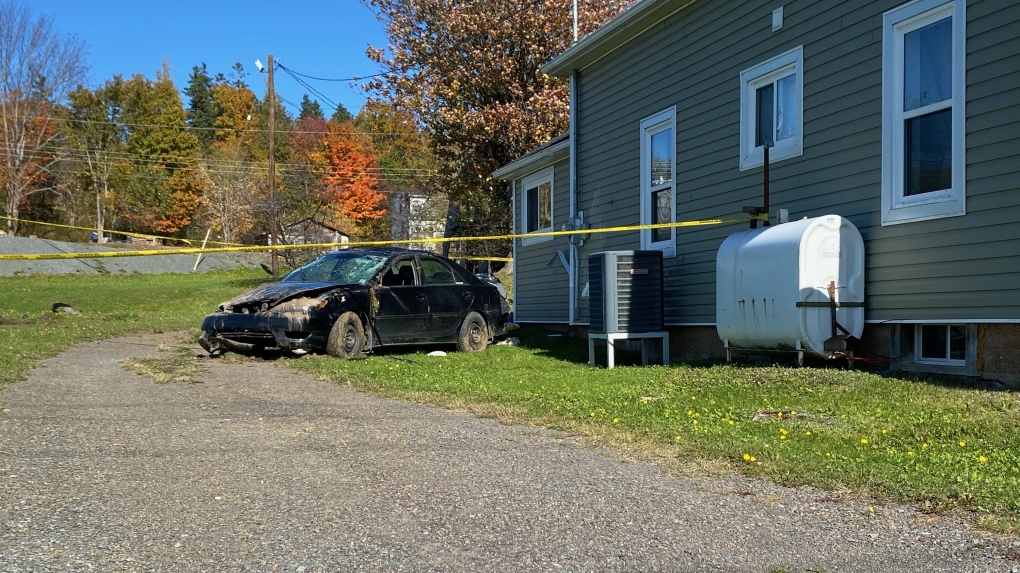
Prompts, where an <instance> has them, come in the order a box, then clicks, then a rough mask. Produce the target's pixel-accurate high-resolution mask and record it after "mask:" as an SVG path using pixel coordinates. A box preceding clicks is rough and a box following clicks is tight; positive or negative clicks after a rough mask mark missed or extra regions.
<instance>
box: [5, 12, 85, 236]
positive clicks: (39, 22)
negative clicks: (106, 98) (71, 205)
mask: <svg viewBox="0 0 1020 573" xmlns="http://www.w3.org/2000/svg"><path fill="white" fill-rule="evenodd" d="M86 69H87V65H86V63H85V58H84V44H83V43H82V42H81V41H80V40H78V39H77V38H75V37H74V36H69V35H62V34H59V33H57V32H55V31H54V30H53V24H52V21H51V20H50V19H49V18H48V17H46V16H41V17H38V18H36V17H34V16H33V15H32V12H31V11H30V10H29V9H28V8H27V7H24V6H19V5H17V4H14V3H13V2H4V3H3V4H0V186H2V187H3V190H4V195H5V203H4V207H5V213H6V215H7V217H8V219H7V229H8V231H10V232H11V233H12V234H16V233H17V231H18V217H19V214H20V208H21V204H22V202H23V201H24V200H25V199H26V198H27V197H28V196H29V195H31V194H33V193H36V192H39V191H42V190H44V189H45V188H46V186H47V181H48V180H49V178H50V176H51V174H50V172H49V168H50V166H51V165H53V164H54V162H55V161H57V159H58V157H57V156H56V155H55V154H54V153H53V149H52V148H53V146H54V144H55V142H56V141H57V139H58V138H59V136H60V133H61V132H60V131H59V130H58V129H56V125H55V123H54V113H55V111H54V110H55V105H56V103H57V102H60V101H62V100H63V98H64V96H65V95H66V94H67V93H68V92H69V91H71V90H72V89H73V88H74V87H75V85H76V84H77V83H78V81H79V79H80V78H81V77H82V75H83V74H84V73H85V71H86Z"/></svg>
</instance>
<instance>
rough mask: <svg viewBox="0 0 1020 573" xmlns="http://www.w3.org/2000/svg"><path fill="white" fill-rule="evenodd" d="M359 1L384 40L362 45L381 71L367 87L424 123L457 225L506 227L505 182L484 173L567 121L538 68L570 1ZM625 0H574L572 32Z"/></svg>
mask: <svg viewBox="0 0 1020 573" xmlns="http://www.w3.org/2000/svg"><path fill="white" fill-rule="evenodd" d="M362 2H363V3H364V4H366V5H368V6H370V7H372V8H373V9H375V10H376V12H377V16H378V18H379V19H380V20H381V21H382V22H383V23H384V24H385V25H386V32H387V36H388V40H389V46H388V49H386V50H384V49H382V48H373V47H369V50H368V54H369V57H370V58H372V59H373V60H374V61H376V62H377V63H378V64H379V65H380V66H381V67H382V68H383V70H384V75H383V76H382V77H379V78H375V79H374V80H373V81H371V82H369V83H368V84H367V87H368V88H369V89H370V90H373V91H374V92H375V93H377V94H378V95H379V96H380V97H381V98H382V99H386V100H389V101H391V102H393V103H394V104H395V105H396V106H398V107H399V108H403V109H407V110H410V111H411V112H413V113H414V115H415V116H416V118H417V119H418V121H420V122H421V123H422V124H423V125H424V126H425V128H426V129H427V130H428V132H429V134H430V136H431V143H432V147H433V150H434V151H435V153H436V156H437V158H438V160H439V162H440V163H439V169H440V174H441V175H442V176H443V177H444V179H445V182H444V186H445V187H446V188H447V189H448V190H449V192H450V197H451V200H452V201H454V202H455V203H456V205H458V206H459V207H460V209H461V213H462V215H461V216H460V217H459V218H458V221H457V226H458V233H459V234H465V235H466V234H491V233H499V232H505V231H508V230H509V229H510V225H511V221H510V208H509V200H510V196H509V186H508V185H507V184H505V183H504V182H501V181H496V180H493V179H492V178H491V173H492V171H493V170H495V169H496V168H498V167H500V166H502V165H505V164H507V163H509V162H511V161H513V160H515V159H517V158H518V157H520V156H521V155H523V154H525V153H527V152H528V151H530V150H531V149H533V148H535V147H536V146H538V145H540V144H542V143H544V142H546V141H548V140H549V139H550V138H551V137H552V136H554V135H557V134H559V133H562V132H564V131H566V130H567V127H568V121H569V113H568V100H569V93H568V86H567V83H566V82H565V81H564V80H563V79H561V78H553V77H549V76H546V75H545V74H543V73H542V72H541V69H540V68H541V66H542V64H544V63H546V62H547V61H549V60H550V59H551V58H552V57H554V56H556V55H557V54H559V53H561V52H562V51H564V50H565V49H566V48H567V47H569V46H570V43H571V41H572V17H571V3H570V2H564V1H562V0H533V1H529V2H520V0H485V1H482V0H455V1H452V2H451V1H449V0H362ZM629 3H630V0H587V1H584V0H582V1H581V2H580V3H579V22H578V27H579V31H580V33H581V34H587V33H589V32H591V31H593V30H594V29H596V28H597V27H598V26H599V25H601V24H602V23H603V22H606V21H607V20H608V19H609V18H611V17H613V16H615V15H617V14H619V13H620V12H622V10H623V9H624V8H625V7H626V6H627V5H628V4H629ZM499 248H500V249H501V250H503V251H505V250H507V249H508V245H502V246H501V247H499Z"/></svg>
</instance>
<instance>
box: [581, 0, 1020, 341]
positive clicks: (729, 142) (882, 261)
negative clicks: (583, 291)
mask: <svg viewBox="0 0 1020 573" xmlns="http://www.w3.org/2000/svg"><path fill="white" fill-rule="evenodd" d="M646 1H653V0H646ZM904 3H905V2H903V1H890V0H883V1H868V0H853V1H848V2H841V1H836V0H822V1H811V0H794V1H790V2H785V3H784V4H782V5H783V8H784V25H783V28H782V29H780V30H779V31H777V32H773V31H772V30H771V14H772V10H773V9H774V8H776V7H778V6H780V3H778V2H764V1H749V2H739V3H736V2H726V1H724V0H704V1H697V2H695V3H693V4H691V5H690V6H689V7H688V8H686V9H684V10H682V11H680V12H677V13H675V14H673V15H671V16H669V17H668V18H666V19H665V20H662V21H660V22H657V23H655V24H653V25H651V26H650V27H648V28H646V29H645V31H644V32H643V33H642V34H640V35H639V36H637V37H634V38H632V39H630V40H629V41H628V42H626V43H625V44H623V45H622V46H619V47H618V48H617V49H616V50H615V51H612V52H610V53H608V54H606V55H604V56H603V57H601V59H598V60H597V61H595V62H594V63H592V64H591V65H588V66H586V67H584V68H582V69H581V70H580V79H579V89H578V94H577V96H578V101H579V106H578V110H577V125H576V126H575V129H576V134H577V135H576V142H575V145H576V149H577V154H578V188H579V197H578V209H580V210H582V211H584V213H585V220H586V222H587V223H589V224H591V225H592V226H593V227H596V228H597V227H612V226H624V225H634V224H636V223H637V222H638V221H639V220H640V213H639V195H638V188H639V184H638V182H639V173H638V166H639V146H640V137H639V135H640V129H639V124H640V121H641V120H642V119H643V118H645V117H649V116H651V115H653V114H655V113H658V112H660V111H662V110H664V109H668V108H670V107H673V106H675V107H676V118H677V119H676V121H677V138H676V142H677V170H676V174H677V220H678V221H689V220H696V219H705V218H717V217H736V216H740V214H741V207H743V206H745V205H760V204H761V201H762V199H761V190H762V179H763V176H762V169H761V168H760V167H759V168H756V169H748V170H746V171H740V169H739V138H740V115H741V110H740V79H739V78H740V72H741V71H742V70H744V69H747V68H749V67H751V66H754V65H757V64H759V63H761V62H763V61H765V60H767V59H769V58H771V57H773V56H775V55H778V54H780V53H783V52H785V51H787V50H790V49H791V48H794V47H797V46H803V57H804V94H803V96H804V99H803V104H804V109H803V120H804V153H803V155H802V156H799V157H794V158H790V159H786V160H782V161H779V162H775V163H773V164H772V166H771V169H770V171H771V173H770V191H771V194H770V195H771V197H770V198H771V201H770V203H771V207H772V211H773V213H775V212H776V210H777V209H779V208H783V209H787V210H789V213H790V218H791V219H800V218H802V217H814V216H820V215H825V214H836V215H841V216H843V217H846V218H847V219H849V220H850V221H852V222H853V223H854V224H855V225H856V226H857V227H858V229H860V231H861V234H862V235H863V237H864V239H865V252H866V278H867V287H866V305H867V307H866V309H867V310H866V312H867V319H868V320H872V321H881V320H967V319H970V320H982V319H983V320H1000V319H1007V320H1018V321H1020V276H1018V273H1020V225H1018V224H1017V223H1016V222H1017V221H1018V220H1020V129H1017V126H1018V125H1020V96H1018V94H1020V72H1018V70H1020V53H1018V52H1020V50H1018V47H1020V4H1018V3H1016V2H1012V1H1010V0H970V1H968V2H967V27H966V30H967V53H966V62H967V70H966V77H967V86H966V107H965V109H966V126H967V135H966V138H967V139H966V169H967V182H966V201H967V214H966V215H964V216H959V217H949V218H942V219H934V220H928V221H919V222H911V223H903V224H899V225H890V226H882V224H881V209H882V206H881V205H882V190H881V186H882V65H883V46H882V23H883V13H884V12H886V11H888V10H891V9H893V8H896V7H898V6H900V5H902V4H904ZM745 228H746V223H745V224H727V225H719V226H711V227H685V228H680V229H678V231H677V256H676V257H675V258H670V259H665V261H664V264H665V278H666V279H665V284H666V323H667V324H695V323H714V322H715V256H716V251H717V249H718V247H719V245H720V244H721V243H722V241H723V240H724V239H725V238H726V237H727V236H728V235H730V234H731V233H734V232H737V231H740V230H743V229H745ZM636 248H639V239H638V233H637V232H627V233H618V234H611V235H593V236H592V237H591V238H590V239H589V240H588V241H587V243H586V244H585V245H584V247H582V248H581V249H579V257H578V259H579V261H578V263H579V267H581V268H579V275H580V277H579V284H578V288H581V287H583V285H584V278H583V277H584V276H585V273H584V272H583V271H582V268H583V266H584V263H585V261H586V259H587V255H588V254H589V253H592V252H598V251H602V250H611V249H636ZM790 272H795V270H791V271H790ZM586 303H587V301H586V300H583V299H582V300H581V301H580V304H581V316H580V317H579V319H580V320H581V321H584V319H585V317H586Z"/></svg>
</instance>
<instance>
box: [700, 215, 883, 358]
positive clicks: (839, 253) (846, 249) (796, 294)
mask: <svg viewBox="0 0 1020 573" xmlns="http://www.w3.org/2000/svg"><path fill="white" fill-rule="evenodd" d="M830 283H834V284H835V297H834V298H835V300H836V302H837V303H840V307H839V308H837V310H836V322H838V323H839V325H841V326H842V327H843V328H845V329H846V330H847V331H849V333H850V334H852V335H853V336H855V337H857V338H860V336H861V333H862V332H863V330H864V306H863V303H864V240H863V239H862V238H861V233H860V232H859V231H858V230H857V227H854V225H853V224H852V223H851V222H850V221H847V220H846V219H844V218H842V217H840V216H838V215H825V216H823V217H815V218H813V219H802V220H800V221H793V222H790V223H784V224H781V225H775V226H771V227H764V228H760V229H750V230H747V231H743V232H740V233H734V234H733V235H730V236H729V237H727V238H726V240H725V241H723V244H722V246H720V247H719V253H718V255H717V257H716V302H715V308H716V329H717V330H718V331H719V337H720V338H722V339H723V340H725V341H727V342H728V343H729V347H730V348H733V349H738V350H739V349H747V350H803V351H805V352H810V353H812V354H815V355H817V356H822V357H831V356H832V352H831V351H829V350H826V349H825V341H826V340H827V339H829V338H831V337H832V336H833V326H832V314H831V313H832V307H831V305H830V304H829V303H830V298H829V285H830ZM819 303H821V304H819ZM836 334H837V335H840V334H843V333H842V332H840V331H837V332H836Z"/></svg>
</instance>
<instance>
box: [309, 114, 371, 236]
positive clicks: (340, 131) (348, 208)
mask: <svg viewBox="0 0 1020 573" xmlns="http://www.w3.org/2000/svg"><path fill="white" fill-rule="evenodd" d="M311 157H312V159H313V160H315V161H317V162H318V163H319V165H320V166H321V167H322V169H323V175H322V177H321V183H322V186H323V190H322V193H323V197H324V199H325V205H326V212H327V213H328V215H329V222H331V223H332V224H333V226H334V227H338V228H350V227H351V226H354V227H356V229H355V231H356V232H360V231H361V229H360V227H361V226H363V225H365V224H367V223H369V222H371V221H373V220H377V219H379V218H381V217H383V215H385V214H386V201H385V199H386V197H385V195H383V194H382V193H380V192H379V190H378V188H379V177H378V164H377V162H376V159H375V157H374V156H373V155H372V150H371V146H370V142H368V141H366V140H365V138H364V137H363V136H360V135H359V134H357V133H356V132H355V131H354V126H353V124H352V123H351V122H342V123H337V122H329V126H328V131H327V133H326V135H325V137H324V138H323V141H322V146H321V149H320V150H319V151H315V152H313V153H312V154H311Z"/></svg>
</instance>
